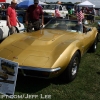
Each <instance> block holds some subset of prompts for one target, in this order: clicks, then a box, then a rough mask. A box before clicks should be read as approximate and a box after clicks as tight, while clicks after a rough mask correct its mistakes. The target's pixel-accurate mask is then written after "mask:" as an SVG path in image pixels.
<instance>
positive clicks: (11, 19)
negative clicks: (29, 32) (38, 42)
mask: <svg viewBox="0 0 100 100" xmlns="http://www.w3.org/2000/svg"><path fill="white" fill-rule="evenodd" d="M16 4H17V1H16V0H12V1H11V5H10V6H9V7H8V8H7V12H6V13H7V25H8V27H9V32H10V35H11V34H13V33H16V26H17V23H18V24H19V27H20V22H19V21H18V19H17V14H16V10H15V7H16Z"/></svg>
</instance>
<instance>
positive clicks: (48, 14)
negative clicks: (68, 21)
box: [42, 4, 68, 23]
mask: <svg viewBox="0 0 100 100" xmlns="http://www.w3.org/2000/svg"><path fill="white" fill-rule="evenodd" d="M42 7H43V12H44V21H45V23H47V22H48V21H49V20H51V19H52V18H54V17H55V9H56V8H57V9H58V10H59V13H60V15H61V17H63V18H68V10H67V9H66V8H65V7H63V6H62V5H60V4H44V5H42Z"/></svg>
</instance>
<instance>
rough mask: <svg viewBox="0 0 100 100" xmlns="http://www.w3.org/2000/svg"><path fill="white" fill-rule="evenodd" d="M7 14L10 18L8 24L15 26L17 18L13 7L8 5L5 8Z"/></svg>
mask: <svg viewBox="0 0 100 100" xmlns="http://www.w3.org/2000/svg"><path fill="white" fill-rule="evenodd" d="M7 15H8V16H9V19H10V25H11V26H16V25H17V20H16V17H17V14H16V11H15V9H14V8H12V7H11V6H9V7H8V9H7ZM7 25H8V23H7Z"/></svg>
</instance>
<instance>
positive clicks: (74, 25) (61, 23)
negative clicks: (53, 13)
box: [45, 19, 91, 33]
mask: <svg viewBox="0 0 100 100" xmlns="http://www.w3.org/2000/svg"><path fill="white" fill-rule="evenodd" d="M45 28H46V29H57V30H65V31H70V32H79V33H86V32H88V31H90V30H91V29H90V28H89V29H88V28H87V27H85V25H84V24H83V25H81V26H80V25H79V24H78V21H77V20H64V19H54V20H53V19H52V20H51V21H50V22H49V23H48V24H47V25H46V26H45Z"/></svg>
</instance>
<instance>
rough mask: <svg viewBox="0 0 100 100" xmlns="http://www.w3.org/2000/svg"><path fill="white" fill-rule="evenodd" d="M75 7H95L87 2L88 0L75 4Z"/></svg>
mask: <svg viewBox="0 0 100 100" xmlns="http://www.w3.org/2000/svg"><path fill="white" fill-rule="evenodd" d="M77 6H80V7H95V5H94V4H92V3H91V2H89V1H88V0H86V1H84V2H82V3H79V4H77Z"/></svg>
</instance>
